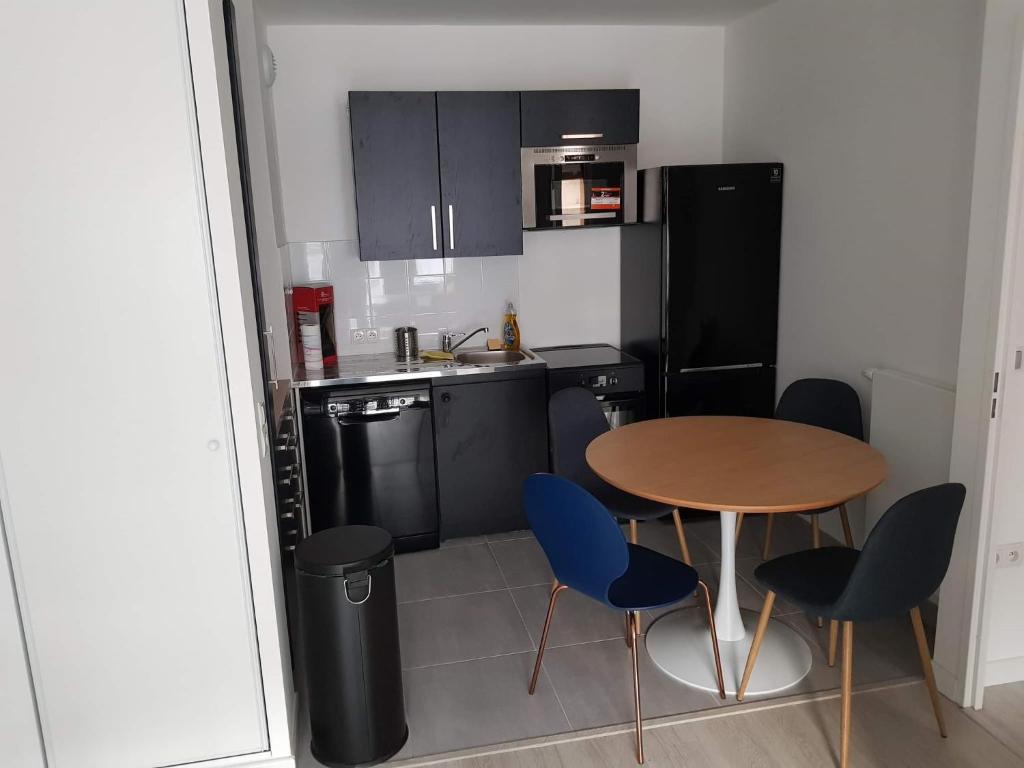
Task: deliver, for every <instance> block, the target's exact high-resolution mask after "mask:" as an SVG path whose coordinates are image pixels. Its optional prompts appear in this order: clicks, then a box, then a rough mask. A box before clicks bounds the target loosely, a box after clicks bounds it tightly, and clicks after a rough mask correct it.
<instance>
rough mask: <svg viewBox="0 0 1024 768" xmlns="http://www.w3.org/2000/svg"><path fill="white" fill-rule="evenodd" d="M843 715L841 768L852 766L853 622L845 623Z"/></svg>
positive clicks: (840, 751) (841, 725)
mask: <svg viewBox="0 0 1024 768" xmlns="http://www.w3.org/2000/svg"><path fill="white" fill-rule="evenodd" d="M842 679H843V680H842V714H841V719H840V722H839V768H847V766H848V765H849V764H850V711H851V705H852V703H853V702H852V693H853V691H852V688H853V622H852V621H844V622H843V674H842Z"/></svg>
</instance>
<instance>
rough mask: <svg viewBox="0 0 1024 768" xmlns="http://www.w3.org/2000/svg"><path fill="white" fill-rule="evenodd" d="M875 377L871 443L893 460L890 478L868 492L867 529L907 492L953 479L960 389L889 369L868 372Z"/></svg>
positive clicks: (872, 393) (867, 374) (870, 376)
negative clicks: (956, 403)
mask: <svg viewBox="0 0 1024 768" xmlns="http://www.w3.org/2000/svg"><path fill="white" fill-rule="evenodd" d="M864 375H865V376H867V377H868V378H869V379H870V380H871V425H870V432H869V442H870V443H871V445H872V446H874V447H875V448H876V449H878V450H879V451H880V452H881V453H882V455H883V456H885V458H886V461H888V463H889V477H888V479H887V480H886V481H885V482H884V483H882V485H881V486H879V487H878V488H877V489H876V490H874V491H872V492H871V493H870V494H868V498H867V508H866V509H867V512H866V519H865V528H864V530H865V531H866V532H867V531H870V530H871V529H872V528H874V527H875V523H877V522H878V519H879V518H880V517H881V516H882V515H883V514H884V513H885V511H886V510H887V509H888V508H889V506H890V505H891V504H892V503H893V502H894V501H896V500H898V499H900V498H902V497H903V496H906V495H907V494H908V493H911V492H913V491H916V490H918V489H920V488H925V487H927V486H930V485H937V484H939V483H945V482H947V481H948V480H949V454H950V448H951V446H952V441H953V405H954V400H955V398H956V390H955V389H954V388H953V387H951V386H949V385H948V384H943V383H941V382H937V381H931V380H929V379H925V378H922V377H920V376H914V375H912V374H909V373H903V372H902V371H894V370H891V369H888V368H871V369H868V370H866V371H864Z"/></svg>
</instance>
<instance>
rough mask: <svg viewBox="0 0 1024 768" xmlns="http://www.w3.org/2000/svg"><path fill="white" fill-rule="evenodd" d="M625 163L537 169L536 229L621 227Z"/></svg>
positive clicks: (560, 165) (535, 178) (535, 176)
mask: <svg viewBox="0 0 1024 768" xmlns="http://www.w3.org/2000/svg"><path fill="white" fill-rule="evenodd" d="M624 173H625V168H624V165H623V163H619V162H613V163H589V162H588V163H582V162H580V163H563V164H550V165H538V166H535V167H534V182H535V200H536V203H537V217H536V226H537V227H578V226H587V225H595V224H621V223H622V222H623V216H622V209H623V206H622V185H623V181H622V179H623V175H624Z"/></svg>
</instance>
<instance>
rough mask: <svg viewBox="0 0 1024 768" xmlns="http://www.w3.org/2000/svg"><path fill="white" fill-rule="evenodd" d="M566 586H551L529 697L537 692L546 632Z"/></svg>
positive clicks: (546, 639) (546, 641) (546, 636)
mask: <svg viewBox="0 0 1024 768" xmlns="http://www.w3.org/2000/svg"><path fill="white" fill-rule="evenodd" d="M563 589H567V587H566V586H564V585H562V584H559V583H558V582H557V581H556V582H555V583H554V584H552V585H551V599H549V600H548V615H547V617H546V618H545V619H544V629H543V631H542V632H541V633H540V645H539V646H538V647H537V663H536V664H534V665H533V676H532V677H531V678H530V688H529V691H530V695H531V696H533V692H534V691H536V690H537V678H538V677H539V676H540V665H541V662H542V661H544V648H545V647H546V646H547V644H548V630H549V629H551V617H552V616H554V615H555V602H556V601H557V600H558V596H559V595H560V594H561V593H562V590H563Z"/></svg>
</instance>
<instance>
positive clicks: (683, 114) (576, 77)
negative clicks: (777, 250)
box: [267, 26, 723, 346]
mask: <svg viewBox="0 0 1024 768" xmlns="http://www.w3.org/2000/svg"><path fill="white" fill-rule="evenodd" d="M267 36H268V42H269V44H270V46H271V47H272V48H273V50H274V53H275V54H276V56H277V59H278V63H279V74H278V79H277V83H276V84H275V85H274V88H273V89H272V91H273V100H274V110H275V119H274V122H275V124H276V133H277V156H278V160H279V163H280V172H281V187H282V208H283V223H284V234H285V237H286V239H287V240H288V241H289V242H292V243H296V242H298V243H305V242H320V241H345V240H354V239H356V235H357V232H356V215H355V202H354V188H353V181H352V156H351V144H350V135H349V121H348V114H347V94H348V91H349V90H444V89H452V90H460V89H463V90H472V89H481V90H487V89H491V90H520V89H523V90H526V89H540V88H639V89H640V102H641V106H640V147H639V162H640V166H641V167H645V166H651V165H660V164H669V163H696V162H718V161H719V160H720V159H721V143H722V88H723V79H722V78H723V73H722V66H723V61H722V56H723V30H722V29H721V28H713V27H708V28H696V27H694V28H690V27H610V26H603V27H556V26H543V27H493V26H491V27H424V26H419V27H401V26H383V27H372V26H318V27H309V26H273V27H270V28H269V29H268V32H267ZM523 249H524V253H523V254H522V256H521V257H520V258H518V259H516V260H515V263H516V265H517V269H518V272H519V279H518V297H519V303H520V309H521V314H522V327H523V337H524V342H525V343H528V344H533V345H538V346H539V345H542V344H551V343H560V342H566V341H568V342H573V343H581V342H600V341H603V342H608V343H612V344H616V343H618V339H619V328H618V323H619V316H618V302H619V284H618V264H619V262H618V259H619V242H618V234H617V231H616V230H614V229H608V230H603V231H594V232H586V233H584V232H568V233H548V232H544V233H528V234H527V235H526V237H525V239H524V246H523ZM350 266H351V265H350ZM338 293H339V294H341V293H343V291H340V290H339V291H338ZM453 301H454V302H455V304H454V305H453V306H451V307H446V308H445V310H444V311H456V312H459V313H461V314H463V315H466V316H467V318H468V312H469V307H470V306H471V305H472V304H473V303H474V302H475V301H476V297H474V296H468V295H467V296H466V297H465V299H464V301H463V298H462V295H461V294H460V293H458V292H456V293H455V294H453ZM344 309H346V308H344V307H339V310H344ZM497 309H498V310H500V307H498V308H497ZM488 312H490V313H492V314H493V312H494V310H488ZM342 314H344V312H342V311H339V315H342ZM353 314H354V313H353ZM476 320H480V321H482V322H488V323H491V322H492V320H491V319H490V315H487V316H481V317H474V318H473V320H468V319H467V322H473V321H476ZM343 330H344V329H343Z"/></svg>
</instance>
